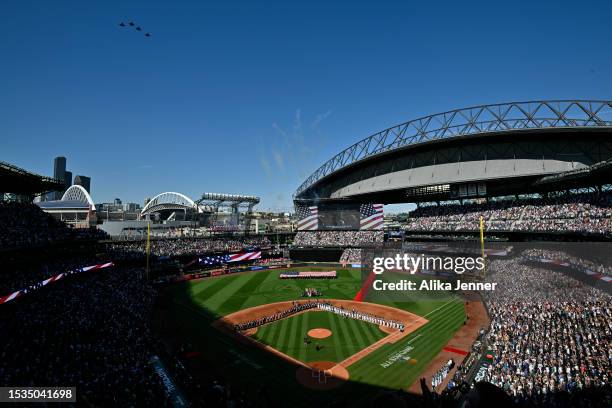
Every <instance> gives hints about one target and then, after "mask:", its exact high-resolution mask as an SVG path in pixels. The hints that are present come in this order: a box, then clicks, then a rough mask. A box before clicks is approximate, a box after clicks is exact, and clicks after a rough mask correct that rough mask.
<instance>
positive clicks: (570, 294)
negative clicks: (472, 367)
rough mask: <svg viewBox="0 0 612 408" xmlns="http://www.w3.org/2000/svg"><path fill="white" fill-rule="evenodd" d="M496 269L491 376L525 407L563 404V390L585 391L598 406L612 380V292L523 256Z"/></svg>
mask: <svg viewBox="0 0 612 408" xmlns="http://www.w3.org/2000/svg"><path fill="white" fill-rule="evenodd" d="M490 270H491V272H492V276H491V280H492V281H495V282H497V284H498V285H497V290H496V291H494V292H484V299H485V302H486V304H487V307H488V310H489V315H490V318H491V325H490V330H489V333H488V335H487V341H488V344H489V347H490V348H491V349H492V350H493V355H494V358H493V360H494V361H493V363H492V364H491V365H489V367H488V369H487V373H486V375H485V380H486V381H489V382H491V383H492V384H494V385H496V386H498V387H500V388H502V389H503V390H504V391H505V392H506V393H508V394H509V395H511V396H512V397H513V398H514V399H515V402H517V403H519V404H525V405H529V406H555V404H556V403H555V398H556V396H557V395H559V394H560V393H561V394H570V395H571V394H573V393H580V399H581V400H584V401H585V404H584V406H590V405H589V404H588V403H587V402H588V401H587V399H588V398H589V395H597V392H598V391H599V390H602V389H604V387H610V382H611V381H612V371H611V370H610V367H611V363H612V306H611V305H612V303H611V301H612V297H611V296H610V295H608V294H607V293H604V292H602V291H600V290H598V289H595V288H593V287H590V286H588V285H585V284H583V283H581V282H579V281H576V280H574V279H571V278H570V277H568V276H566V275H564V274H562V273H559V272H555V271H552V270H548V269H543V268H536V267H532V266H528V265H525V264H523V263H522V262H521V261H520V258H515V259H511V260H495V261H492V263H491V268H490ZM608 389H609V388H608ZM585 398H587V399H585ZM608 398H610V394H608ZM608 402H610V401H608Z"/></svg>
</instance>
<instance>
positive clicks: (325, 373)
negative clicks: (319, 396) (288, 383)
mask: <svg viewBox="0 0 612 408" xmlns="http://www.w3.org/2000/svg"><path fill="white" fill-rule="evenodd" d="M308 365H309V366H310V368H307V367H300V368H298V369H297V372H296V373H295V377H296V379H297V380H298V382H299V383H300V384H301V385H303V386H304V387H306V388H310V389H313V390H322V391H325V390H331V389H334V388H338V387H339V386H341V385H342V384H344V383H345V382H346V381H347V380H348V379H349V373H348V371H347V369H346V368H344V367H342V366H339V365H336V363H334V362H333V361H315V362H313V363H308Z"/></svg>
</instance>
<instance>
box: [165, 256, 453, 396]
mask: <svg viewBox="0 0 612 408" xmlns="http://www.w3.org/2000/svg"><path fill="white" fill-rule="evenodd" d="M291 270H296V268H291ZM302 270H329V268H312V267H309V268H302ZM337 271H338V279H334V280H280V279H279V278H278V275H279V273H280V272H281V270H279V269H276V270H271V271H261V272H250V273H244V274H238V275H225V276H221V277H215V278H208V279H202V280H198V281H188V282H184V283H180V284H176V285H173V286H171V287H169V288H168V294H169V296H170V297H171V298H172V303H171V304H170V305H169V307H168V313H169V317H168V318H169V319H171V321H172V323H173V325H175V326H176V327H175V329H174V330H175V331H176V332H177V333H176V334H177V335H179V336H182V337H184V338H185V339H187V340H188V341H189V342H190V343H191V344H193V345H194V346H193V347H194V349H195V350H196V351H201V352H202V353H203V354H204V356H205V357H204V358H205V359H206V361H207V362H206V364H207V365H209V366H218V367H221V368H222V369H223V370H225V371H227V372H229V373H230V375H232V376H233V377H234V380H235V381H238V382H239V381H240V379H242V380H243V381H244V382H245V383H246V384H251V383H252V382H253V381H256V383H257V384H270V386H271V387H273V388H274V387H278V392H280V393H283V392H290V393H291V397H294V398H300V399H301V400H302V402H303V405H311V404H316V403H319V402H321V400H319V399H318V398H323V401H327V400H328V398H329V395H327V397H324V396H319V394H322V393H324V392H313V391H312V390H306V389H302V388H301V387H296V385H295V368H292V367H291V366H288V365H287V364H286V362H285V363H284V362H283V361H281V360H282V359H280V358H279V357H277V356H273V355H271V354H270V353H267V352H263V351H261V350H255V349H256V348H255V347H253V346H249V345H243V344H238V342H236V341H235V340H234V339H231V338H228V337H226V336H224V335H222V334H221V333H220V332H218V331H216V329H214V328H212V327H211V323H212V322H213V321H214V320H216V319H218V318H220V317H222V316H225V315H227V314H230V313H233V312H236V311H238V310H242V309H246V308H250V307H253V306H258V305H262V304H268V303H273V302H280V301H290V300H295V299H299V298H300V295H301V293H302V291H303V289H304V288H306V287H310V288H317V289H318V290H319V291H321V292H322V293H323V297H324V298H333V299H353V298H354V296H355V294H356V293H357V292H358V291H359V289H360V287H361V275H360V270H358V269H337ZM417 279H418V278H417ZM376 303H380V304H385V305H388V306H391V307H396V308H398V309H403V310H406V311H409V312H412V313H415V314H417V315H420V316H423V317H425V318H426V319H427V320H428V321H429V322H428V323H427V324H425V325H424V326H422V327H421V328H419V329H418V330H417V331H415V332H414V333H411V334H410V335H408V336H406V337H404V338H403V339H401V340H400V341H398V342H397V343H395V344H385V345H383V346H382V347H380V348H378V349H377V350H375V351H373V352H372V353H370V354H368V355H367V356H365V357H364V358H363V359H361V360H359V361H357V362H356V363H354V364H352V365H351V366H350V367H349V369H348V370H349V374H350V378H351V381H353V382H349V383H347V384H346V385H344V386H342V387H341V388H339V389H337V390H335V391H334V395H343V396H344V397H346V398H349V399H350V398H352V395H353V394H354V393H355V392H356V389H359V390H361V391H362V392H363V389H365V388H367V389H368V390H369V389H372V390H375V389H377V387H384V388H389V389H400V388H404V389H405V388H407V387H408V386H409V385H410V384H411V383H412V382H413V381H415V380H417V379H418V378H419V374H420V373H421V372H422V370H423V369H424V368H425V367H426V366H427V365H428V363H429V362H430V361H431V360H432V359H433V357H435V356H436V355H437V354H438V352H439V351H440V350H441V349H442V347H444V345H445V344H446V343H447V342H448V341H449V340H450V339H451V338H452V336H453V334H454V332H455V331H456V330H457V329H459V327H461V325H462V324H463V322H464V319H465V312H464V307H463V301H462V300H461V299H460V298H459V297H458V296H457V295H455V294H453V293H449V292H427V293H415V294H414V295H412V294H411V295H410V296H409V297H405V300H404V301H396V300H392V299H389V298H386V297H385V295H384V294H383V295H382V296H380V295H379V296H378V297H377V300H376ZM314 314H320V313H318V312H316V313H315V312H309V313H306V314H304V317H302V318H301V319H305V318H306V316H307V315H308V319H310V318H311V316H313V315H314ZM299 316H301V315H298V316H296V317H294V318H296V319H297V318H298V317H299ZM294 318H290V319H284V320H282V321H279V322H276V323H275V324H272V325H269V328H268V327H267V326H264V327H261V328H259V330H258V336H259V337H261V338H262V339H263V340H264V341H265V342H267V343H268V342H269V343H270V344H271V345H273V346H274V347H275V348H276V347H278V344H272V342H274V343H277V341H276V340H271V336H272V335H273V332H276V335H278V336H280V335H281V332H284V333H283V335H284V336H287V340H286V341H284V343H285V345H283V346H282V347H285V349H283V348H281V351H283V352H286V353H287V354H290V355H293V356H294V357H297V358H298V359H300V360H302V361H317V360H319V361H320V360H331V361H339V360H341V356H343V355H347V354H348V355H350V354H352V352H351V350H350V348H351V347H353V346H354V345H359V344H360V343H361V344H365V343H366V342H367V341H370V340H369V337H368V336H367V334H365V333H366V332H364V326H360V327H359V328H358V331H357V332H355V331H353V330H351V329H349V328H348V327H344V326H346V325H347V322H348V321H349V320H341V321H340V322H335V323H336V324H335V327H334V326H332V325H331V322H330V324H329V325H330V326H331V327H325V326H324V325H323V323H321V325H320V327H323V328H330V330H332V331H333V332H334V333H337V334H340V333H348V335H345V334H341V336H342V337H343V338H342V340H341V341H339V342H338V344H336V343H333V339H332V338H330V339H329V340H331V341H332V345H331V346H329V345H328V344H326V347H324V348H323V349H322V350H321V353H320V356H318V355H316V354H315V355H312V354H311V353H313V351H312V350H308V351H306V354H305V355H304V352H302V351H300V350H299V347H298V348H297V349H296V344H298V345H299V344H300V342H302V343H301V344H302V345H303V337H304V334H305V327H306V326H312V325H311V324H310V323H308V324H305V322H300V320H299V319H297V320H293V319H294ZM342 322H343V323H344V326H343V325H342ZM355 322H357V321H355ZM360 323H363V322H360ZM371 326H372V327H375V328H376V326H373V325H371ZM310 328H314V327H310ZM282 329H285V330H282ZM294 329H295V330H294ZM350 333H360V335H359V337H360V338H361V339H360V340H356V339H355V338H354V337H353V336H354V335H353V336H352V335H351V334H350ZM371 335H372V336H374V334H372V333H371ZM382 335H384V334H382ZM266 336H270V337H268V339H267V340H266V339H265V337H266ZM332 337H334V336H332ZM375 337H376V336H375ZM375 337H374V338H375ZM342 344H345V345H346V351H342V350H341V349H342ZM409 347H412V349H410V350H409V352H406V350H407V348H409ZM362 348H363V347H362ZM398 352H402V353H403V356H402V357H409V360H412V361H411V362H410V363H409V362H408V361H406V360H404V359H399V360H397V361H396V362H395V363H393V364H391V365H389V366H387V367H386V368H385V367H382V366H381V364H382V363H384V362H385V361H387V360H388V359H389V357H391V356H393V355H394V354H395V353H398ZM295 353H297V355H295ZM315 353H316V352H315ZM326 353H329V355H327V354H326ZM324 355H325V357H323V356H324ZM288 390H291V391H288Z"/></svg>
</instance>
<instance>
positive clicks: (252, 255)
mask: <svg viewBox="0 0 612 408" xmlns="http://www.w3.org/2000/svg"><path fill="white" fill-rule="evenodd" d="M259 258H261V251H253V252H241V253H239V254H225V255H210V256H204V257H202V258H199V262H200V264H202V265H220V264H224V263H229V262H240V261H252V260H254V259H259Z"/></svg>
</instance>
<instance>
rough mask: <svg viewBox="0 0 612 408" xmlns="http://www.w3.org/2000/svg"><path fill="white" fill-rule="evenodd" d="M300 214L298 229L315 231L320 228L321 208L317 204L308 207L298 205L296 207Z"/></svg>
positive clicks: (298, 214)
mask: <svg viewBox="0 0 612 408" xmlns="http://www.w3.org/2000/svg"><path fill="white" fill-rule="evenodd" d="M295 211H296V213H297V216H298V224H297V229H298V231H315V230H317V229H319V208H318V207H317V206H316V205H311V206H310V207H306V206H304V205H298V206H297V207H296V209H295Z"/></svg>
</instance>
